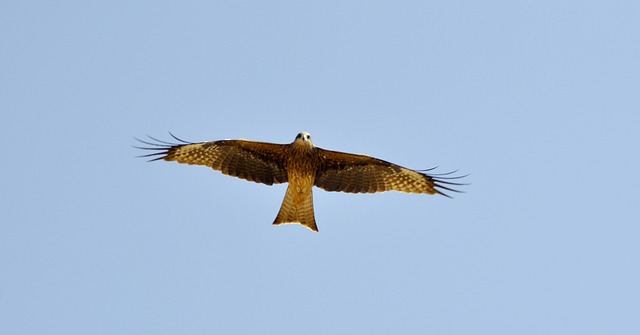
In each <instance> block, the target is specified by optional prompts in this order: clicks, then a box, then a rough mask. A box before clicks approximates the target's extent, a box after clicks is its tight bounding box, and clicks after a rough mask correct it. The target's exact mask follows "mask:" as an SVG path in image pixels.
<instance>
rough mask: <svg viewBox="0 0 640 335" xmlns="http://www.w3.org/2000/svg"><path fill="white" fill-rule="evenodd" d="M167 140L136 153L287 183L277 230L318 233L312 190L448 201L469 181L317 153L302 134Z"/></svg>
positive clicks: (268, 182)
mask: <svg viewBox="0 0 640 335" xmlns="http://www.w3.org/2000/svg"><path fill="white" fill-rule="evenodd" d="M169 134H170V135H171V136H172V137H173V138H174V139H175V140H176V141H178V143H170V142H165V141H161V140H158V139H156V138H153V137H151V136H149V138H150V139H151V140H153V141H154V142H149V141H143V140H140V139H136V140H138V141H140V142H142V143H143V144H145V145H148V147H136V148H138V149H143V150H152V151H156V152H153V153H150V154H147V155H143V156H140V157H150V158H151V160H150V161H156V160H165V161H176V162H178V163H183V164H190V165H203V166H208V167H210V168H212V169H213V170H216V171H221V172H222V173H223V174H226V175H229V176H234V177H238V178H241V179H245V180H248V181H253V182H256V183H262V184H266V185H273V184H280V183H289V185H288V187H287V192H286V193H285V196H284V201H283V202H282V206H281V207H280V211H279V212H278V216H277V217H276V219H275V220H274V222H273V224H274V225H279V224H287V223H298V224H301V225H303V226H305V227H307V228H309V229H311V230H313V231H316V232H317V231H318V226H317V225H316V220H315V216H314V212H313V192H312V188H313V187H314V186H315V187H318V188H321V189H323V190H325V191H331V192H348V193H375V192H385V191H399V192H406V193H426V194H440V195H444V196H446V197H449V195H447V194H446V193H444V192H443V191H451V192H460V191H458V190H455V189H453V188H451V187H454V186H456V185H465V184H461V183H454V182H451V181H450V180H451V179H459V178H463V177H465V176H460V177H451V176H448V175H450V173H445V174H438V175H435V174H432V175H429V174H426V173H424V172H428V171H430V170H422V172H421V171H419V170H411V169H407V168H404V167H402V166H399V165H396V164H393V163H389V162H387V161H383V160H381V159H377V158H374V157H369V156H365V155H357V154H350V153H344V152H338V151H331V150H325V149H322V148H319V147H316V146H315V145H314V144H313V142H312V141H311V135H309V133H307V132H301V133H299V134H298V135H297V136H296V138H295V140H294V141H293V142H292V143H290V144H275V143H265V142H255V141H248V140H221V141H211V142H200V143H192V142H187V141H183V140H181V139H179V138H177V137H175V136H174V135H173V134H171V133H169Z"/></svg>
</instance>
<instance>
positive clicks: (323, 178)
mask: <svg viewBox="0 0 640 335" xmlns="http://www.w3.org/2000/svg"><path fill="white" fill-rule="evenodd" d="M316 150H317V152H318V156H319V158H320V162H321V164H320V169H319V171H318V174H317V176H316V181H315V186H317V187H319V188H322V189H324V190H325V191H335V192H349V193H374V192H386V191H399V192H406V193H427V194H436V193H437V194H441V195H444V196H447V197H448V195H447V194H446V193H444V192H443V191H445V190H446V191H452V192H459V191H457V190H455V189H452V188H450V187H447V186H445V185H451V186H455V185H464V184H460V183H453V182H450V181H447V180H445V179H459V178H462V177H464V176H462V177H449V176H446V175H448V173H445V174H441V175H428V174H426V173H422V172H419V171H415V170H411V169H407V168H405V167H402V166H400V165H396V164H393V163H390V162H387V161H383V160H381V159H378V158H374V157H370V156H365V155H357V154H350V153H345V152H338V151H331V150H325V149H321V148H316Z"/></svg>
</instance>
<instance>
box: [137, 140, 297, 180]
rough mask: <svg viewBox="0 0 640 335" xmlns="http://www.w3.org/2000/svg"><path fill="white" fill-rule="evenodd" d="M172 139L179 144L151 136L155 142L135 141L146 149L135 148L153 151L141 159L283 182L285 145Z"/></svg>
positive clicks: (284, 175) (235, 175) (241, 176)
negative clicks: (193, 141) (199, 166)
mask: <svg viewBox="0 0 640 335" xmlns="http://www.w3.org/2000/svg"><path fill="white" fill-rule="evenodd" d="M171 136H173V135H171ZM173 137H174V139H176V140H177V141H179V142H181V143H169V142H164V141H160V140H157V139H155V138H153V137H150V138H151V139H152V140H154V141H155V143H153V142H148V141H142V140H138V141H140V142H142V143H144V144H146V145H149V146H150V147H137V148H139V149H143V150H154V151H157V152H154V153H151V154H148V155H144V156H141V157H155V158H153V159H152V161H155V160H160V159H163V160H165V161H176V162H178V163H183V164H190V165H204V166H208V167H210V168H212V169H214V170H217V171H221V172H222V173H224V174H226V175H229V176H234V177H238V178H242V179H246V180H249V181H253V182H256V183H262V184H267V185H273V184H279V183H285V182H287V171H286V168H285V166H284V165H283V160H282V156H283V154H284V151H285V148H286V146H285V145H283V144H273V143H263V142H254V141H247V140H222V141H213V142H201V143H190V142H186V141H183V140H181V139H179V138H177V137H175V136H173ZM156 156H157V157H156Z"/></svg>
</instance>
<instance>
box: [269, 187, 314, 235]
mask: <svg viewBox="0 0 640 335" xmlns="http://www.w3.org/2000/svg"><path fill="white" fill-rule="evenodd" d="M289 223H299V224H301V225H303V226H305V227H307V228H309V229H311V230H313V231H315V232H317V231H318V227H317V226H316V219H315V216H314V214H313V193H312V191H311V188H309V189H308V192H306V193H298V192H297V190H296V188H295V187H292V186H291V185H289V187H287V193H286V194H285V195H284V200H283V201H282V206H280V212H278V216H277V217H276V219H275V221H273V224H274V225H279V224H289Z"/></svg>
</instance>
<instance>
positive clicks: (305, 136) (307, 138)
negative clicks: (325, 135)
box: [293, 131, 314, 147]
mask: <svg viewBox="0 0 640 335" xmlns="http://www.w3.org/2000/svg"><path fill="white" fill-rule="evenodd" d="M293 143H298V144H302V145H305V146H308V147H314V145H313V142H312V141H311V134H309V133H307V132H306V131H303V132H301V133H299V134H298V135H297V136H296V139H295V140H294V141H293Z"/></svg>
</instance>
